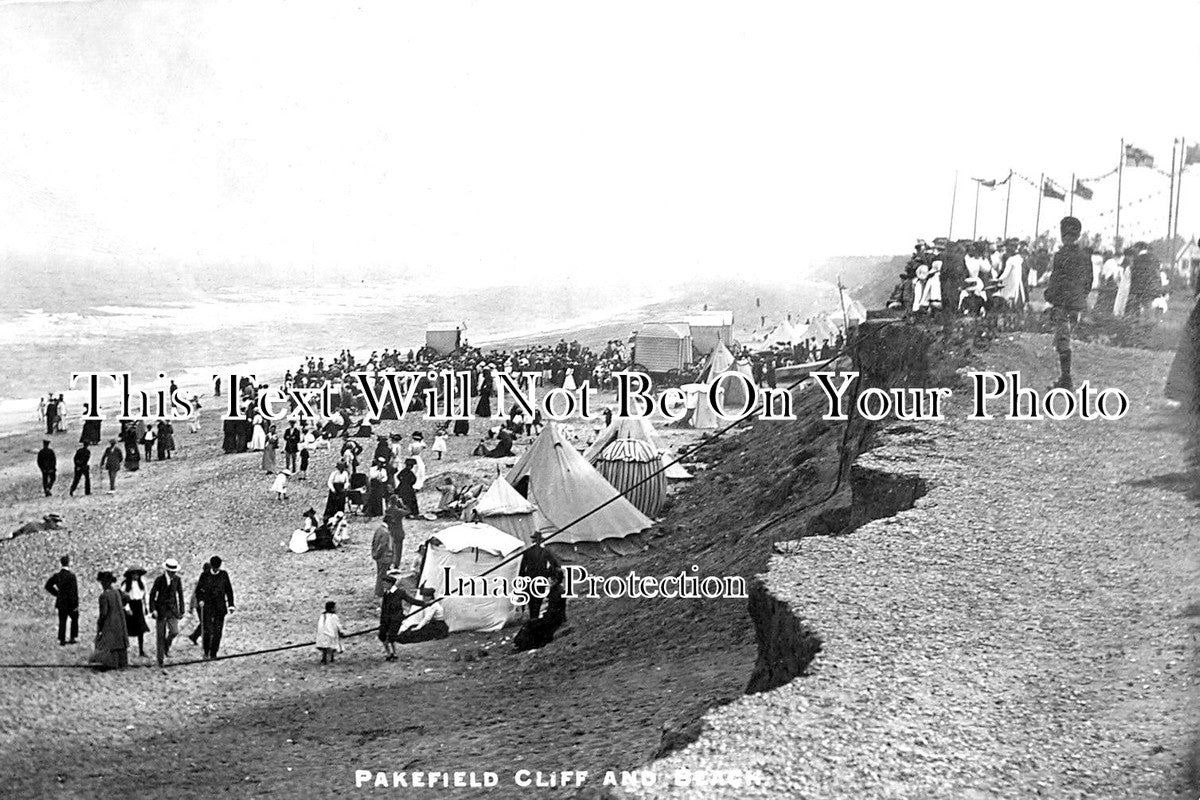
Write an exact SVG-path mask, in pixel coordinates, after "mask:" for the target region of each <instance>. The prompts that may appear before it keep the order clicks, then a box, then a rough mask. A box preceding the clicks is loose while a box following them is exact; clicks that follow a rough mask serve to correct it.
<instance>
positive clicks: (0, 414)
mask: <svg viewBox="0 0 1200 800" xmlns="http://www.w3.org/2000/svg"><path fill="white" fill-rule="evenodd" d="M13 277H14V276H12V275H10V276H9V279H6V280H5V281H4V284H5V285H4V291H3V292H0V311H2V312H3V313H2V314H0V434H7V433H13V432H16V431H18V430H28V428H29V426H30V423H32V422H34V421H36V419H37V407H38V400H39V398H41V397H45V396H46V395H47V394H50V393H53V394H55V395H57V394H59V393H62V394H64V395H65V399H66V408H67V416H68V418H73V417H76V416H78V414H80V413H81V412H82V409H83V403H84V402H85V400H86V395H85V391H84V390H85V388H86V383H85V382H84V381H80V382H78V383H77V384H76V386H75V388H74V389H72V388H71V386H70V382H71V375H72V373H91V372H101V373H105V374H108V373H122V372H129V373H130V377H131V382H132V386H133V387H134V388H136V389H142V390H145V391H147V394H149V395H151V396H153V394H154V391H155V390H156V389H158V388H161V387H165V386H167V385H168V383H169V381H171V380H174V381H175V382H176V383H177V384H178V385H179V386H181V387H184V388H185V389H188V390H189V393H190V392H191V391H197V392H198V393H199V394H200V396H201V397H202V398H203V397H205V396H208V395H211V385H212V379H211V376H212V375H213V374H225V373H228V372H229V371H230V370H231V369H233V368H238V369H239V370H241V371H242V372H241V373H240V374H245V372H252V373H253V374H255V375H257V376H258V378H259V380H279V379H280V378H281V377H282V375H283V374H284V372H285V371H286V370H288V369H291V370H293V371H294V370H295V369H296V367H297V366H299V365H300V363H301V361H302V360H303V359H304V358H306V357H307V356H309V355H312V356H314V357H320V356H323V357H325V358H329V357H330V356H333V355H336V354H337V353H338V352H339V351H340V350H342V349H343V348H349V349H350V350H351V351H353V352H354V353H355V354H356V355H357V356H360V357H364V358H365V356H366V355H368V354H369V353H370V352H371V351H372V350H382V349H384V348H400V349H402V350H408V349H410V348H412V349H415V348H418V347H420V346H421V345H422V344H423V343H424V338H425V329H426V327H427V325H428V324H429V323H431V322H454V323H462V324H464V325H465V333H464V335H465V337H466V338H467V339H468V340H469V341H470V342H471V344H474V345H479V346H487V345H488V344H492V343H496V342H503V341H505V340H512V339H518V338H522V337H531V336H534V335H537V334H546V333H552V332H556V331H561V332H562V333H563V335H568V334H569V333H570V332H571V331H576V330H579V329H582V328H586V327H588V326H590V325H600V324H603V323H605V322H607V321H610V320H612V319H613V318H614V317H617V316H622V315H626V316H627V315H628V314H630V313H634V314H636V310H637V308H638V307H640V306H645V307H650V306H653V305H655V304H661V303H663V302H666V301H669V300H670V299H671V298H672V297H673V296H674V294H675V292H676V291H677V290H676V289H673V288H671V287H667V286H663V285H655V284H652V283H647V284H646V285H638V286H631V285H630V284H628V283H622V284H619V285H603V284H600V285H596V284H588V285H584V284H579V283H575V282H572V281H570V280H562V281H537V282H536V283H535V282H532V281H531V282H530V283H528V284H525V283H517V284H511V283H510V284H507V285H506V284H502V283H495V284H493V285H487V284H486V283H485V284H481V283H480V282H479V281H478V280H473V281H472V282H471V285H469V286H464V285H462V284H461V283H457V282H455V281H452V280H446V279H445V277H444V276H437V275H433V274H416V273H402V274H395V273H391V274H384V275H380V274H359V275H355V276H350V277H347V276H346V275H344V274H340V273H335V274H328V273H326V274H322V275H311V274H307V275H306V274H294V275H286V274H285V275H279V274H273V273H272V272H271V271H269V270H267V271H264V270H238V271H230V270H223V271H205V272H198V273H195V274H189V273H186V272H184V273H182V274H176V275H165V276H164V275H163V274H161V273H159V272H151V271H145V272H139V271H129V270H119V269H111V268H110V269H102V270H97V271H82V272H81V271H79V270H70V271H67V270H63V271H62V273H61V274H56V273H55V272H53V271H43V272H40V273H37V272H35V273H33V274H31V275H29V276H28V277H26V276H15V277H16V278H17V279H16V280H13V279H12V278H13ZM568 338H570V337H569V336H568ZM160 373H161V374H162V375H163V376H164V377H162V378H161V379H160V378H159V375H160ZM100 385H101V387H102V391H101V409H102V411H104V412H106V416H107V415H108V412H110V411H112V410H113V409H115V407H116V402H115V399H114V398H116V397H117V392H116V389H115V388H107V387H110V386H111V385H112V384H111V382H109V381H107V380H102V381H101V384H100ZM106 400H109V401H110V402H108V403H107V404H106V403H105V401H106ZM114 413H115V412H114Z"/></svg>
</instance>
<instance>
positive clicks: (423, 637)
mask: <svg viewBox="0 0 1200 800" xmlns="http://www.w3.org/2000/svg"><path fill="white" fill-rule="evenodd" d="M449 635H450V628H449V627H448V626H447V625H446V623H445V622H442V621H441V620H440V619H434V620H430V621H429V622H426V623H425V624H424V625H422V626H421V627H419V628H417V629H416V630H412V631H405V632H404V633H398V634H396V635H395V636H394V637H392V641H393V642H395V643H396V644H416V643H417V642H430V641H433V640H434V639H445V638H446V637H447V636H449Z"/></svg>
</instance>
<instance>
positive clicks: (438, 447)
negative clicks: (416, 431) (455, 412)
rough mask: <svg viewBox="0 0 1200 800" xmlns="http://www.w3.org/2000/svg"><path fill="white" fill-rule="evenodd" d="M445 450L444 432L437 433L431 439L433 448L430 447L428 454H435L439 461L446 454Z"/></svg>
mask: <svg viewBox="0 0 1200 800" xmlns="http://www.w3.org/2000/svg"><path fill="white" fill-rule="evenodd" d="M446 448H447V443H446V432H445V431H444V430H443V431H438V433H437V435H436V436H434V437H433V446H432V447H430V448H429V450H430V452H433V453H437V460H438V461H441V460H442V455H443V454H444V453H445V452H446Z"/></svg>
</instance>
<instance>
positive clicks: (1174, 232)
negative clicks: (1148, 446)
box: [1171, 139, 1187, 272]
mask: <svg viewBox="0 0 1200 800" xmlns="http://www.w3.org/2000/svg"><path fill="white" fill-rule="evenodd" d="M1186 161H1187V139H1180V140H1179V180H1177V181H1176V182H1175V227H1173V228H1172V229H1171V271H1172V272H1174V271H1175V261H1176V258H1175V257H1176V256H1177V255H1178V253H1179V251H1178V250H1176V249H1175V240H1176V239H1178V238H1179V196H1180V195H1181V194H1183V170H1184V167H1185V166H1187V164H1186V163H1185V162H1186Z"/></svg>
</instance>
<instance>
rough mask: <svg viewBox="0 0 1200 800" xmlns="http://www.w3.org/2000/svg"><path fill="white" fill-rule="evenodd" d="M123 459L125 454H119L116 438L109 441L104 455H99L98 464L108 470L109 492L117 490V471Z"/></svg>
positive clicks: (119, 449)
mask: <svg viewBox="0 0 1200 800" xmlns="http://www.w3.org/2000/svg"><path fill="white" fill-rule="evenodd" d="M135 452H136V451H135ZM124 461H125V456H124V455H122V454H121V448H120V446H119V445H118V444H117V440H116V439H113V440H112V441H110V442H109V444H108V449H107V450H105V451H104V455H102V456H100V466H102V467H104V469H105V470H106V471H107V472H108V493H109V494H113V493H115V492H116V491H117V473H118V472H120V470H121V463H122V462H124Z"/></svg>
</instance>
